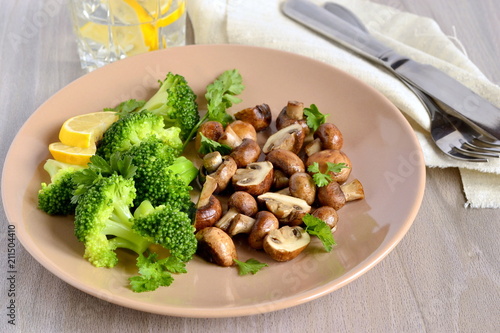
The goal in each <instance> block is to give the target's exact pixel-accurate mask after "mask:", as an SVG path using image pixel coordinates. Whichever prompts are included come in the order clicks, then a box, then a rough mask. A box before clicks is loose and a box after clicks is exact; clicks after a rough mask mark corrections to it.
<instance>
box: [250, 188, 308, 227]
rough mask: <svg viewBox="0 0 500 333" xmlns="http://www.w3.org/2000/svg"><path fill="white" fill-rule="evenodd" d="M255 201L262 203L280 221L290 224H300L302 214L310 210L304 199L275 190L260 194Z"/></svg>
mask: <svg viewBox="0 0 500 333" xmlns="http://www.w3.org/2000/svg"><path fill="white" fill-rule="evenodd" d="M257 201H258V202H260V203H263V204H264V205H265V206H266V208H267V209H268V210H269V211H270V212H271V213H273V214H274V215H275V216H276V217H277V218H278V220H279V222H280V223H283V224H287V225H291V226H296V225H301V224H302V218H303V217H304V215H306V214H307V213H309V212H310V211H311V206H309V205H308V204H307V202H305V201H304V200H302V199H300V198H295V197H292V196H289V195H285V194H281V193H276V192H267V193H264V194H261V195H259V196H258V197H257Z"/></svg>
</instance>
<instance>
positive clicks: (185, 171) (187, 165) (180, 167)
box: [168, 156, 198, 185]
mask: <svg viewBox="0 0 500 333" xmlns="http://www.w3.org/2000/svg"><path fill="white" fill-rule="evenodd" d="M168 169H170V170H172V171H173V172H174V173H175V174H177V175H178V176H179V177H180V178H181V179H182V181H183V182H184V184H186V185H189V184H190V183H191V182H192V181H193V180H194V179H195V178H196V176H198V168H196V167H195V166H194V164H193V162H191V161H190V160H188V159H187V158H185V157H184V156H179V157H177V158H176V159H175V161H174V163H173V164H172V165H170V166H169V167H168Z"/></svg>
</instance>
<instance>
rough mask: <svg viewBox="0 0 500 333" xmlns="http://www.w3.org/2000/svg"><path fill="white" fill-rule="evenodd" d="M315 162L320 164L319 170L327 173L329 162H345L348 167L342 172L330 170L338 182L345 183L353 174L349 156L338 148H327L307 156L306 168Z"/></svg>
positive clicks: (334, 179) (333, 178)
mask: <svg viewBox="0 0 500 333" xmlns="http://www.w3.org/2000/svg"><path fill="white" fill-rule="evenodd" d="M315 162H317V163H318V165H319V171H320V172H322V173H325V172H326V171H327V169H328V165H327V162H330V163H333V164H337V163H345V165H346V168H343V169H342V170H341V171H340V172H329V174H330V176H331V177H332V180H333V181H336V182H338V183H341V184H342V183H344V182H345V181H346V180H347V178H349V175H350V174H351V170H352V165H351V160H350V159H349V157H348V156H347V155H346V154H345V153H344V152H343V151H341V150H338V149H326V150H322V151H319V152H317V153H314V154H312V155H311V156H309V157H308V158H307V162H306V168H308V167H309V166H310V165H312V164H314V163H315Z"/></svg>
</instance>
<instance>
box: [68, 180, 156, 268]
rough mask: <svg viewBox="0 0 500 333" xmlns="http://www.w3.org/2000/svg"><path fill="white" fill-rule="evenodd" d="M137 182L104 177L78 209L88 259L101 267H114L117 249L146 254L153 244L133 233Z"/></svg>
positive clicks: (77, 223) (77, 219)
mask: <svg viewBox="0 0 500 333" xmlns="http://www.w3.org/2000/svg"><path fill="white" fill-rule="evenodd" d="M135 196H136V191H135V186H134V181H133V179H131V178H129V179H127V178H124V177H123V176H121V175H118V174H112V175H111V176H109V177H103V176H100V177H99V178H98V179H96V180H94V183H93V185H92V186H90V187H88V188H87V189H86V191H85V192H84V193H82V194H81V195H80V196H79V198H78V201H77V205H76V209H75V235H76V237H77V238H78V240H79V241H81V242H83V243H84V245H85V254H84V258H86V259H88V260H89V261H90V262H91V263H92V264H93V265H94V266H97V267H114V266H115V265H116V264H117V262H118V258H117V256H116V253H115V252H114V251H115V250H116V249H117V248H126V249H130V250H132V251H134V252H135V253H137V254H142V253H143V252H144V251H145V250H146V249H147V248H148V247H149V245H151V241H149V240H148V239H146V238H144V237H142V236H141V235H139V234H138V233H136V232H135V231H133V230H132V220H131V219H132V217H133V215H132V212H131V210H130V209H131V207H132V204H133V201H134V199H135Z"/></svg>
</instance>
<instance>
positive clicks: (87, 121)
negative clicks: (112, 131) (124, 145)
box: [59, 112, 118, 148]
mask: <svg viewBox="0 0 500 333" xmlns="http://www.w3.org/2000/svg"><path fill="white" fill-rule="evenodd" d="M117 120H118V115H117V114H116V112H93V113H87V114H82V115H79V116H75V117H72V118H69V119H68V120H66V121H65V122H64V124H63V125H62V126H61V130H60V131H59V140H60V141H61V143H62V144H65V145H67V146H73V147H79V148H89V147H93V146H95V143H96V142H97V141H98V140H100V139H101V138H102V135H103V133H104V132H105V131H106V130H107V129H108V128H109V126H111V124H112V123H114V122H115V121H117Z"/></svg>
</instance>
